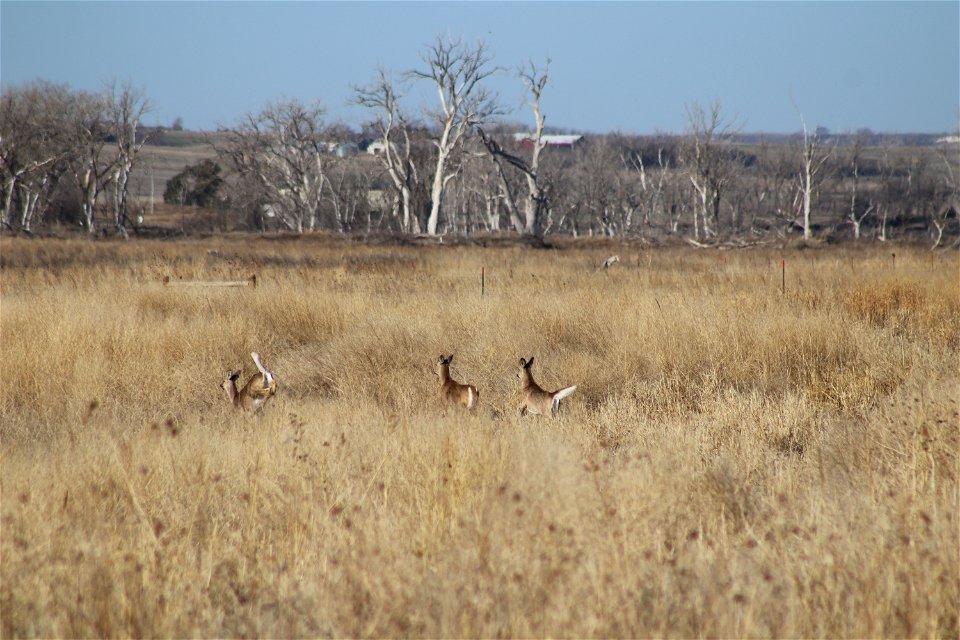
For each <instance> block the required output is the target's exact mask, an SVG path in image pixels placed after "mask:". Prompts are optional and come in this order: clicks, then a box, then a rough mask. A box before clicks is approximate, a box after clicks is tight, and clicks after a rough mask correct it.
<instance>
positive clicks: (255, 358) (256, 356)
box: [250, 351, 273, 386]
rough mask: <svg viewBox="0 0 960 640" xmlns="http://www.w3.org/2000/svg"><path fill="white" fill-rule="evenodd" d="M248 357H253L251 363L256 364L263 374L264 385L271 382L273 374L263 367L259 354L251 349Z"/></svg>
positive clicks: (268, 384)
mask: <svg viewBox="0 0 960 640" xmlns="http://www.w3.org/2000/svg"><path fill="white" fill-rule="evenodd" d="M250 357H251V358H253V364H255V365H257V369H259V370H260V373H261V374H262V375H263V379H264V380H265V381H266V386H270V385H271V384H273V374H272V373H270V372H269V371H267V370H266V369H265V368H264V367H263V363H262V362H260V354H259V353H257V352H256V351H251V352H250Z"/></svg>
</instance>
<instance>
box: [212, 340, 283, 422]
mask: <svg viewBox="0 0 960 640" xmlns="http://www.w3.org/2000/svg"><path fill="white" fill-rule="evenodd" d="M250 357H251V358H253V364H255V365H257V369H259V370H260V372H259V373H255V374H253V376H251V378H250V379H249V380H248V381H247V384H246V385H245V386H244V387H243V388H242V389H239V390H238V389H237V380H238V379H239V378H240V372H239V371H232V370H231V371H227V377H226V378H224V380H223V384H222V385H221V386H222V387H223V389H224V391H226V392H227V395H228V396H229V397H230V401H231V402H232V403H233V406H234V407H235V408H237V409H243V410H244V411H249V410H250V409H253V410H254V411H259V410H260V409H262V408H263V405H264V404H266V402H267V400H269V399H270V398H272V397H273V395H274V394H276V393H277V377H276V376H274V375H273V373H271V372H270V371H267V370H266V369H265V368H264V366H263V364H262V363H261V362H260V354H259V353H257V352H256V351H254V352H253V353H251V354H250Z"/></svg>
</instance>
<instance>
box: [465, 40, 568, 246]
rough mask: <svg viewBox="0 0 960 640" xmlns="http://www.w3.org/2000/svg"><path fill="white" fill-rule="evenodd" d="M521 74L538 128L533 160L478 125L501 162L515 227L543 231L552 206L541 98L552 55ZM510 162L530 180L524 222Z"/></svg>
mask: <svg viewBox="0 0 960 640" xmlns="http://www.w3.org/2000/svg"><path fill="white" fill-rule="evenodd" d="M517 75H518V76H519V77H520V80H521V81H522V82H523V84H524V86H525V87H526V88H527V104H528V105H529V106H530V109H531V110H532V111H533V122H534V132H533V135H532V136H530V138H529V141H530V145H531V153H530V161H529V162H527V161H525V160H523V159H522V158H520V157H519V156H518V155H515V154H512V153H509V152H507V151H506V150H504V148H503V147H502V146H501V145H500V144H499V143H498V142H497V141H496V140H495V139H494V138H492V137H490V136H489V135H487V133H486V132H484V130H483V129H482V128H481V127H477V130H478V132H479V133H480V137H481V139H482V140H483V144H484V146H485V147H486V148H487V151H488V152H489V153H490V155H491V157H492V158H493V160H494V162H495V163H496V166H497V173H498V175H499V177H500V182H501V185H502V189H503V193H504V197H505V199H506V202H507V208H508V210H509V211H510V219H511V222H512V223H513V226H514V229H516V230H517V231H522V232H524V233H541V232H542V231H543V226H544V225H543V223H544V220H543V218H544V216H545V214H546V211H547V208H548V206H549V205H548V202H547V189H546V187H545V186H544V184H543V180H542V178H541V176H540V153H541V152H542V151H543V149H544V147H546V146H547V143H546V142H545V141H544V140H543V125H544V123H545V122H546V116H544V115H543V114H542V112H541V111H540V98H541V96H542V95H543V91H544V89H545V88H546V86H547V83H548V82H549V80H550V59H549V58H548V59H547V62H546V64H545V65H544V68H543V70H542V71H541V70H538V69H537V66H536V65H535V64H534V63H533V62H532V61H531V62H528V63H527V64H526V65H524V66H522V67H521V68H520V69H519V70H518V72H517ZM504 161H505V162H507V163H508V164H510V166H512V167H514V168H515V169H517V170H518V171H520V173H522V174H523V176H524V178H525V179H526V183H527V196H526V198H525V199H524V207H523V212H524V220H523V221H522V222H521V220H520V218H519V216H518V215H517V212H516V198H515V197H514V195H513V193H512V189H510V184H509V181H508V179H507V176H506V172H505V171H504V166H503V162H504Z"/></svg>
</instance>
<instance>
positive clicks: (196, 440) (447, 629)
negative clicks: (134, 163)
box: [0, 236, 960, 637]
mask: <svg viewBox="0 0 960 640" xmlns="http://www.w3.org/2000/svg"><path fill="white" fill-rule="evenodd" d="M612 250H615V252H616V253H617V254H619V255H620V256H621V258H622V261H621V262H620V263H619V264H617V265H615V266H614V267H613V268H611V269H607V270H603V271H601V272H597V271H596V266H597V265H598V264H600V263H601V262H602V261H603V259H604V258H605V257H606V256H608V255H610V254H611V253H612ZM896 251H897V257H896V260H895V262H894V261H893V260H892V259H891V255H890V248H889V247H886V248H884V250H877V249H873V248H857V249H837V248H813V249H809V248H808V249H803V250H799V249H792V250H776V251H775V250H772V249H771V250H754V251H741V252H715V251H702V250H695V249H682V248H681V249H660V250H640V249H637V248H636V247H630V246H626V245H618V246H616V247H611V246H607V245H602V244H599V243H592V244H582V245H580V244H578V245H572V246H569V247H566V248H563V249H552V250H532V249H529V248H523V247H519V246H518V247H509V246H507V247H500V248H481V247H458V248H456V249H451V248H449V247H419V248H414V247H396V246H370V245H359V244H354V243H351V242H350V241H347V240H332V239H329V238H327V237H325V236H308V237H304V238H300V239H293V238H273V239H271V238H262V239H255V240H254V239H242V238H236V239H229V238H221V239H208V240H188V241H183V242H179V243H172V242H154V241H142V240H141V241H132V242H127V243H119V242H90V241H79V240H67V241H48V240H33V241H29V240H23V239H10V238H4V239H0V276H2V282H0V285H2V296H3V297H2V306H0V321H2V324H0V327H2V342H0V360H2V362H3V363H4V364H5V367H4V384H3V385H2V387H0V412H2V421H0V438H2V456H3V458H2V460H3V463H2V471H0V480H2V485H0V487H2V506H0V514H2V520H0V525H2V536H0V559H2V561H0V634H2V635H3V636H5V637H9V636H17V637H20V636H43V637H87V636H97V637H108V636H111V637H112V636H127V637H130V636H135V637H140V636H167V637H170V636H204V637H211V636H241V635H243V636H272V637H280V636H284V637H288V636H339V637H344V636H348V637H370V636H378V637H400V636H416V637H463V636H468V637H502V636H512V637H529V636H564V637H567V636H574V637H611V636H615V637H646V636H670V637H694V636H711V637H737V636H789V637H876V636H884V637H918V636H924V637H929V636H937V637H956V636H957V634H958V631H960V626H958V617H957V602H960V578H958V566H960V561H958V548H960V534H958V498H960V495H958V455H957V453H958V450H960V437H958V381H960V376H958V371H957V356H958V352H960V282H958V279H957V273H958V260H957V255H956V254H955V253H932V252H928V251H922V250H913V249H911V248H909V247H896ZM781 259H785V260H786V264H787V282H786V284H787V286H786V294H785V295H783V294H781V291H780V287H781V279H780V276H781V274H780V268H779V267H780V260H781ZM481 266H484V267H485V268H486V291H485V295H484V296H483V297H481V296H480V286H479V285H480V283H479V272H480V267H481ZM251 273H256V274H257V279H258V283H259V286H257V287H255V288H253V287H250V288H235V289H217V288H204V289H199V288H170V287H164V286H162V284H161V281H162V278H163V277H165V276H171V277H174V278H176V277H182V278H192V279H202V280H216V279H226V280H235V279H238V278H241V279H242V278H246V277H248V276H249V275H250V274H251ZM251 351H259V352H261V353H263V354H269V357H268V358H269V364H270V368H271V370H273V371H274V372H275V373H276V375H277V378H278V379H279V380H281V382H282V384H281V388H280V390H279V392H278V394H277V395H276V396H275V397H274V398H273V400H272V401H271V403H270V404H269V405H268V406H267V407H266V408H265V409H264V410H263V411H262V412H260V413H259V414H258V415H256V416H254V415H251V414H242V413H237V412H233V411H232V410H231V408H230V407H229V406H228V404H227V403H226V402H224V400H223V397H222V393H223V392H222V390H221V389H220V388H219V384H220V381H221V379H222V374H223V371H224V370H225V369H226V368H228V367H229V366H233V365H235V364H236V363H240V362H249V355H248V354H249V353H250V352H251ZM437 353H456V354H457V362H458V363H459V366H458V371H457V373H458V375H460V376H462V379H466V380H469V381H470V382H471V383H474V384H475V385H476V387H477V389H478V390H479V392H480V394H481V397H483V398H484V401H485V404H486V403H489V405H490V406H491V407H492V409H493V410H496V411H497V412H499V413H500V414H501V415H502V416H503V417H502V419H500V420H497V421H494V420H491V417H490V414H491V411H488V410H487V409H488V407H486V406H485V407H483V408H482V410H480V411H478V412H477V413H476V415H472V414H468V413H466V412H450V413H448V415H446V416H443V415H442V412H441V411H440V410H439V409H438V408H437V403H436V400H435V397H436V393H437V390H436V383H435V379H434V378H433V371H432V365H433V362H434V361H435V359H436V354H437ZM530 354H536V356H537V363H538V371H537V374H538V380H540V381H541V382H542V383H543V384H544V386H546V387H548V388H557V387H558V386H559V384H560V383H568V382H571V381H575V382H576V383H577V384H578V389H577V393H576V394H574V395H573V396H571V397H570V398H569V399H567V400H565V401H564V408H563V411H562V412H561V413H560V415H559V418H558V419H556V420H545V419H538V418H526V419H522V420H521V419H520V417H519V414H518V412H517V410H516V408H517V406H518V405H517V404H516V403H517V402H518V401H519V398H518V388H517V382H516V377H515V373H516V371H515V369H516V363H517V359H518V358H519V357H520V356H528V355H530Z"/></svg>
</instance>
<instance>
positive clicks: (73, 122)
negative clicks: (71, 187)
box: [68, 91, 116, 234]
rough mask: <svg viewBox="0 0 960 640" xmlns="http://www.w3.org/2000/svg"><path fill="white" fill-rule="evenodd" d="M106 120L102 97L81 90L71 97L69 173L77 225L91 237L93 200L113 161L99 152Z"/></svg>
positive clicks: (104, 140) (103, 143) (105, 134)
mask: <svg viewBox="0 0 960 640" xmlns="http://www.w3.org/2000/svg"><path fill="white" fill-rule="evenodd" d="M108 118H109V115H108V113H107V99H106V96H105V95H104V94H102V93H96V94H93V93H87V92H84V91H81V92H78V93H76V94H75V95H74V96H73V100H72V101H71V102H70V109H69V112H68V119H69V126H70V136H71V143H70V146H71V151H70V172H71V173H72V175H73V178H74V183H75V184H76V186H77V189H78V190H79V191H80V208H81V211H82V215H83V219H82V220H81V224H83V226H84V228H86V230H87V231H88V232H89V233H91V234H92V233H95V232H96V229H95V222H94V217H95V215H96V207H97V200H98V199H99V197H100V194H101V193H102V192H103V190H104V189H105V188H106V187H107V185H108V183H109V181H110V179H111V177H112V175H113V172H114V168H115V167H114V165H115V162H116V160H115V158H111V157H109V156H108V155H107V154H105V153H104V151H103V150H104V147H105V146H106V144H107V137H108V132H109V130H110V123H109V120H108Z"/></svg>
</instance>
